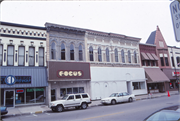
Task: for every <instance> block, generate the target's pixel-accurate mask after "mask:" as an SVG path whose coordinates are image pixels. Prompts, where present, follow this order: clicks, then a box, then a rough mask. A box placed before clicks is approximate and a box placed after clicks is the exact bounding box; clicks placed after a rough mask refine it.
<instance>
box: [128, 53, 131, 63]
mask: <svg viewBox="0 0 180 121" xmlns="http://www.w3.org/2000/svg"><path fill="white" fill-rule="evenodd" d="M128 62H129V63H131V52H130V50H128Z"/></svg>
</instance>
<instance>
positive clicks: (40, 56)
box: [39, 47, 44, 66]
mask: <svg viewBox="0 0 180 121" xmlns="http://www.w3.org/2000/svg"><path fill="white" fill-rule="evenodd" d="M39 66H44V48H42V47H40V48H39Z"/></svg>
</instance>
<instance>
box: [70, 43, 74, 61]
mask: <svg viewBox="0 0 180 121" xmlns="http://www.w3.org/2000/svg"><path fill="white" fill-rule="evenodd" d="M70 60H74V46H73V44H71V46H70Z"/></svg>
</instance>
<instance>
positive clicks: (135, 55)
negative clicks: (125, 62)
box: [134, 51, 137, 63]
mask: <svg viewBox="0 0 180 121" xmlns="http://www.w3.org/2000/svg"><path fill="white" fill-rule="evenodd" d="M134 63H137V54H136V51H134Z"/></svg>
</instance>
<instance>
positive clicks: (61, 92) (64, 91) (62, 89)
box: [60, 88, 66, 97]
mask: <svg viewBox="0 0 180 121" xmlns="http://www.w3.org/2000/svg"><path fill="white" fill-rule="evenodd" d="M65 95H66V89H65V88H61V89H60V96H61V97H64V96H65Z"/></svg>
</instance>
